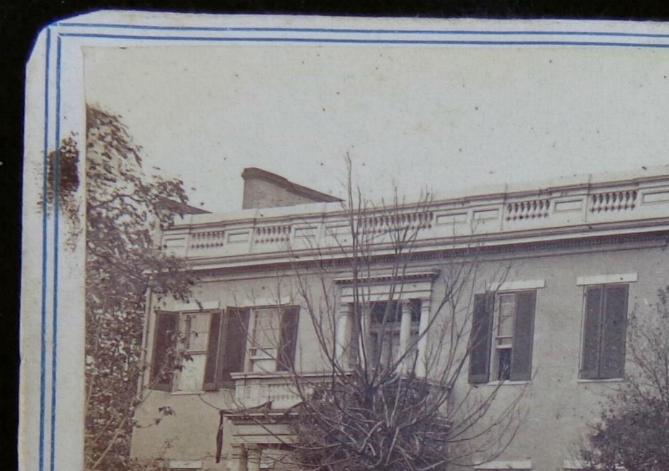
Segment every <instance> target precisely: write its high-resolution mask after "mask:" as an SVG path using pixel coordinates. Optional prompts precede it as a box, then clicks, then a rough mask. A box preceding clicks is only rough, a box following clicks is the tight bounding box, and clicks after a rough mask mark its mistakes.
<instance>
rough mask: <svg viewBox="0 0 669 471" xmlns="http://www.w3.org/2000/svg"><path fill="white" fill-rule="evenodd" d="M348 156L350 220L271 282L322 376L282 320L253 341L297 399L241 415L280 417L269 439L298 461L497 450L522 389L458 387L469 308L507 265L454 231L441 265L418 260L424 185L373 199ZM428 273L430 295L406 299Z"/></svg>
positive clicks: (384, 462)
mask: <svg viewBox="0 0 669 471" xmlns="http://www.w3.org/2000/svg"><path fill="white" fill-rule="evenodd" d="M347 168H348V172H347V174H348V183H347V200H346V201H345V202H344V203H343V213H344V214H345V219H346V224H347V228H346V230H345V231H341V232H339V233H334V234H331V237H332V240H334V241H335V243H334V244H330V247H311V249H312V251H313V252H315V253H317V255H316V256H315V257H314V258H313V261H311V262H302V260H300V259H298V255H297V253H295V257H294V259H295V263H294V264H293V268H292V270H291V273H290V276H286V277H282V278H281V279H282V281H281V283H280V286H279V287H278V288H277V293H287V292H289V293H291V295H292V296H293V302H294V304H297V305H299V306H301V309H302V311H301V312H303V313H305V314H306V317H307V318H308V320H309V324H310V327H311V329H310V330H311V332H312V335H313V342H315V344H316V347H317V348H316V349H314V348H313V346H312V347H311V348H310V351H311V352H313V351H316V352H317V353H316V355H317V356H318V357H319V362H318V366H316V367H315V368H316V369H318V370H319V371H321V372H322V374H321V375H306V374H305V365H304V364H302V362H300V361H298V362H294V361H293V358H295V351H294V348H295V347H294V346H293V347H290V346H289V347H288V348H286V342H285V341H282V340H281V338H278V337H282V331H281V328H276V327H277V326H275V328H274V329H270V330H271V331H273V332H278V333H279V334H278V335H277V338H274V339H273V340H274V343H272V342H268V341H267V339H265V340H263V341H262V342H258V343H256V344H254V345H253V348H254V349H262V350H263V353H264V354H265V355H266V356H267V357H268V358H273V359H274V360H275V361H276V362H277V363H278V364H279V365H281V367H280V369H281V370H284V371H285V373H286V375H287V377H289V378H290V380H289V382H290V389H291V390H292V392H293V394H295V396H296V398H297V399H298V400H297V404H296V405H295V406H293V407H291V408H289V409H288V410H287V411H284V412H283V413H281V414H277V411H276V410H274V409H273V408H272V404H271V403H267V404H264V407H261V408H259V409H258V408H256V409H253V411H252V412H253V413H250V414H248V420H252V421H255V423H257V424H258V425H261V426H263V427H265V430H266V432H267V433H268V434H275V429H274V428H273V427H271V426H270V425H268V424H275V423H282V422H284V423H288V424H289V427H290V429H291V431H292V436H293V438H292V439H291V440H286V439H285V436H284V435H281V436H276V437H275V438H276V439H277V440H278V441H280V442H281V443H282V445H283V446H284V447H285V448H287V449H289V450H290V452H289V453H287V454H284V455H282V456H281V458H280V459H281V461H282V462H284V463H288V464H289V465H293V466H295V467H299V468H300V469H314V470H328V471H338V470H380V469H383V470H425V471H427V470H433V469H434V470H436V469H446V467H447V466H449V465H457V464H470V463H472V462H481V461H489V460H492V459H494V457H496V456H498V455H499V454H500V453H501V452H502V451H503V450H504V449H505V448H506V447H507V446H508V444H509V443H510V442H511V440H513V438H514V436H515V434H516V431H517V428H518V425H519V423H520V415H521V413H520V409H519V407H518V401H519V400H520V397H521V396H522V392H521V393H520V394H518V395H517V396H516V397H515V398H514V399H513V400H511V401H510V402H509V403H507V404H499V401H497V407H495V408H494V409H493V403H495V400H496V398H497V392H498V390H499V385H497V386H493V387H489V388H477V387H474V386H470V387H466V388H465V389H464V390H465V392H464V393H462V394H456V393H455V391H456V389H458V388H456V386H458V385H460V386H462V384H463V383H466V379H465V378H466V375H467V373H468V369H467V367H468V365H469V360H470V357H471V354H472V352H474V351H478V350H481V349H477V348H476V347H478V346H479V345H478V343H480V342H482V341H483V340H482V338H484V337H485V335H477V334H478V333H479V332H478V331H479V330H480V329H486V328H489V325H487V324H486V325H484V324H485V323H482V322H478V321H477V319H476V312H477V310H478V311H481V310H485V309H486V308H487V307H489V306H490V301H491V300H492V298H494V296H495V293H494V291H495V290H496V287H495V286H499V284H500V283H501V281H503V279H504V277H505V276H506V273H507V272H508V268H509V267H508V266H501V265H499V264H497V265H495V264H492V263H491V264H487V265H486V264H485V262H484V260H483V253H482V250H481V249H480V247H478V246H477V245H476V244H475V243H473V242H471V241H470V242H469V243H468V242H467V241H465V243H462V241H460V243H458V245H457V247H456V246H455V245H453V246H452V247H447V248H448V249H450V252H449V253H448V254H447V255H445V254H444V253H443V252H442V253H441V254H440V255H439V257H440V258H439V259H438V263H437V266H438V268H439V271H437V270H434V271H433V270H425V269H424V268H423V271H421V272H419V271H417V269H420V267H421V265H423V267H424V263H421V254H420V251H419V250H418V249H419V247H420V237H419V236H420V235H421V232H422V231H424V230H426V229H428V228H429V227H430V226H431V224H433V214H432V212H431V210H430V204H431V197H430V195H429V193H424V194H423V195H422V196H421V197H420V198H419V200H418V202H417V203H408V202H406V201H404V200H403V199H402V198H400V197H399V195H398V192H397V191H396V192H395V195H394V197H393V199H392V200H391V201H382V202H381V204H379V205H374V204H373V203H371V202H370V201H368V200H367V199H366V198H365V197H364V195H363V193H362V191H361V189H360V188H359V187H355V186H354V185H353V183H352V176H351V174H352V172H351V168H352V166H351V161H350V160H348V159H347ZM332 245H334V246H335V247H336V248H335V249H334V250H333V249H332V247H331V246H332ZM495 267H496V268H495ZM342 273H345V276H343V277H342ZM425 279H429V282H430V283H433V288H431V293H432V294H431V295H428V296H427V297H424V296H422V297H418V298H416V297H414V294H412V291H411V290H414V289H415V283H416V280H425ZM482 289H483V290H487V293H486V294H484V295H480V294H478V293H480V292H481V290H482ZM278 299H281V296H278ZM277 304H280V301H278V302H277ZM472 326H474V327H472ZM488 338H489V337H488ZM488 341H489V340H488ZM267 345H271V348H267ZM298 357H300V355H298ZM313 364H314V362H313V361H312V362H311V368H314V366H313ZM502 382H503V381H502ZM502 382H500V383H499V384H502ZM459 390H462V387H460V388H459ZM245 411H246V409H244V407H243V406H240V407H239V408H238V409H237V410H235V411H232V412H231V413H233V414H236V415H237V416H240V415H243V414H244V413H245ZM259 411H261V413H259ZM226 412H230V411H226ZM224 413H225V412H224ZM275 435H276V434H275Z"/></svg>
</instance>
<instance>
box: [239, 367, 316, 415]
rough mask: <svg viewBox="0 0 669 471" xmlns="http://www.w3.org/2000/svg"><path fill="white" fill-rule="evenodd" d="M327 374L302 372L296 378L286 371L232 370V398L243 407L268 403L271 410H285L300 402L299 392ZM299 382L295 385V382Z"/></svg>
mask: <svg viewBox="0 0 669 471" xmlns="http://www.w3.org/2000/svg"><path fill="white" fill-rule="evenodd" d="M328 378H329V376H328V375H327V373H303V374H300V376H299V379H298V378H295V377H292V376H291V375H290V374H289V373H285V372H283V373H278V372H277V373H233V374H232V379H233V380H234V382H235V391H234V394H235V401H236V402H237V403H238V404H240V405H242V406H243V407H255V406H259V405H262V404H265V403H267V402H271V403H272V409H274V410H284V409H287V408H289V407H291V406H294V405H295V404H297V403H299V402H300V400H301V399H300V398H301V394H305V395H308V394H309V392H310V391H311V388H312V387H313V386H314V385H316V384H318V383H322V382H325V381H327V380H328ZM297 381H299V382H300V383H299V384H300V386H299V388H298V386H297V384H296V382H297Z"/></svg>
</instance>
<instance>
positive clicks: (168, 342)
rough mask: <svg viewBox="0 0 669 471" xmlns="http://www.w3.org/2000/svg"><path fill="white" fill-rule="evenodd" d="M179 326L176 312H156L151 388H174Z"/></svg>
mask: <svg viewBox="0 0 669 471" xmlns="http://www.w3.org/2000/svg"><path fill="white" fill-rule="evenodd" d="M178 328H179V316H178V315H177V314H176V313H166V312H158V313H156V325H155V328H154V336H153V355H152V357H151V383H150V387H151V389H157V390H160V391H171V390H172V377H173V376H174V367H175V365H174V364H173V362H174V349H175V347H176V334H177V329H178Z"/></svg>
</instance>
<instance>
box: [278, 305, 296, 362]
mask: <svg viewBox="0 0 669 471" xmlns="http://www.w3.org/2000/svg"><path fill="white" fill-rule="evenodd" d="M299 315H300V308H299V307H297V306H294V307H290V308H288V309H284V310H283V311H282V312H281V336H280V338H279V356H278V358H277V362H276V369H277V371H290V370H292V369H293V366H294V363H295V350H296V348H297V324H298V321H299Z"/></svg>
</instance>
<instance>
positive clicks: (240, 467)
mask: <svg viewBox="0 0 669 471" xmlns="http://www.w3.org/2000/svg"><path fill="white" fill-rule="evenodd" d="M230 448H231V450H230V454H229V455H228V459H227V460H226V459H223V463H224V465H225V464H227V468H225V469H227V470H228V471H246V450H244V446H243V445H240V444H238V443H233V444H232V446H231V447H230ZM226 462H227V463H226Z"/></svg>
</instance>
